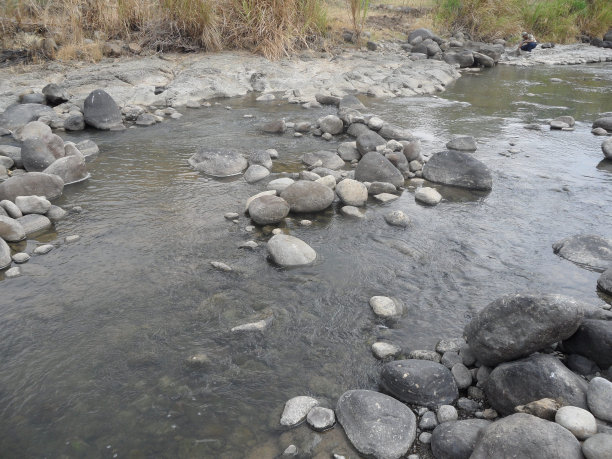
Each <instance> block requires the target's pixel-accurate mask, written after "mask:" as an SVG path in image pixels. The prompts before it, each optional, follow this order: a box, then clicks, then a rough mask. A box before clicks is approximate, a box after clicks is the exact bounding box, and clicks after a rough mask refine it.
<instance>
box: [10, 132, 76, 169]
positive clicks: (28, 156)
mask: <svg viewBox="0 0 612 459" xmlns="http://www.w3.org/2000/svg"><path fill="white" fill-rule="evenodd" d="M60 144H61V147H60ZM64 154H65V153H64V141H63V140H62V139H61V138H60V137H58V136H56V135H55V134H50V135H47V136H45V137H28V138H27V139H25V141H24V142H23V145H22V146H21V161H22V163H23V167H24V169H25V170H27V171H28V172H42V171H43V170H45V169H46V168H47V167H49V166H50V165H51V164H53V162H54V161H55V160H56V159H58V158H61V157H62V156H64Z"/></svg>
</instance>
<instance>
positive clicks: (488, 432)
mask: <svg viewBox="0 0 612 459" xmlns="http://www.w3.org/2000/svg"><path fill="white" fill-rule="evenodd" d="M470 457H471V459H491V458H500V459H501V458H514V457H515V458H519V457H520V458H521V459H582V457H583V456H582V452H581V449H580V443H579V442H578V440H576V438H575V437H574V436H573V435H572V434H571V433H570V432H569V431H568V430H567V429H565V428H563V427H561V426H560V425H558V424H555V423H554V422H549V421H545V420H544V419H540V418H537V417H535V416H531V415H529V414H522V413H519V414H513V415H512V416H508V417H506V418H503V419H500V420H499V421H496V422H494V423H493V424H491V425H489V426H488V427H487V428H485V429H484V431H483V432H482V436H481V438H480V440H479V441H478V443H477V444H476V447H475V448H474V452H473V453H472V455H471V456H470Z"/></svg>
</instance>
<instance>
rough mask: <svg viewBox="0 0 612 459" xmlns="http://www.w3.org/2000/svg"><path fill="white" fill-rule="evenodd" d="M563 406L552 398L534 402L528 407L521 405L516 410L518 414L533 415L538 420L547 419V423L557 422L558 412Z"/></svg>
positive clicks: (527, 405)
mask: <svg viewBox="0 0 612 459" xmlns="http://www.w3.org/2000/svg"><path fill="white" fill-rule="evenodd" d="M560 407H561V405H560V404H559V402H557V401H556V400H553V399H552V398H543V399H541V400H536V401H534V402H530V403H527V404H526V405H519V406H517V407H515V408H514V410H515V411H516V412H517V413H525V414H531V415H532V416H537V417H538V418H542V419H546V420H547V421H553V422H554V420H555V415H556V414H557V410H559V408H560Z"/></svg>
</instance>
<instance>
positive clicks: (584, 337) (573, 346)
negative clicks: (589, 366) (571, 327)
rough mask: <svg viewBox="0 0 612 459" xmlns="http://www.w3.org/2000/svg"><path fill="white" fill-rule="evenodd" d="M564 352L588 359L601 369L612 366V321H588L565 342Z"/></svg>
mask: <svg viewBox="0 0 612 459" xmlns="http://www.w3.org/2000/svg"><path fill="white" fill-rule="evenodd" d="M563 350H564V351H566V352H568V353H573V354H580V355H582V356H584V357H588V358H589V359H591V360H592V361H593V362H595V363H596V364H597V365H599V367H600V368H608V367H610V366H612V321H610V320H592V319H587V320H584V321H583V322H582V324H580V327H578V330H577V331H576V333H574V335H573V336H572V337H571V338H569V339H568V340H566V341H563Z"/></svg>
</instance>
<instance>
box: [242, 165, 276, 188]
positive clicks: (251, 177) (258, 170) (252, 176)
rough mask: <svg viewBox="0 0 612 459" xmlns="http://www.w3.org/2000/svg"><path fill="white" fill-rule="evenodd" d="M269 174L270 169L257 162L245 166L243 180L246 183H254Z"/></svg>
mask: <svg viewBox="0 0 612 459" xmlns="http://www.w3.org/2000/svg"><path fill="white" fill-rule="evenodd" d="M268 175H270V171H269V170H268V169H266V168H265V167H263V166H260V165H259V164H253V165H251V166H249V167H248V168H247V170H246V171H245V173H244V180H246V182H247V183H255V182H259V181H260V180H263V179H265V178H266V177H267V176H268Z"/></svg>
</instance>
